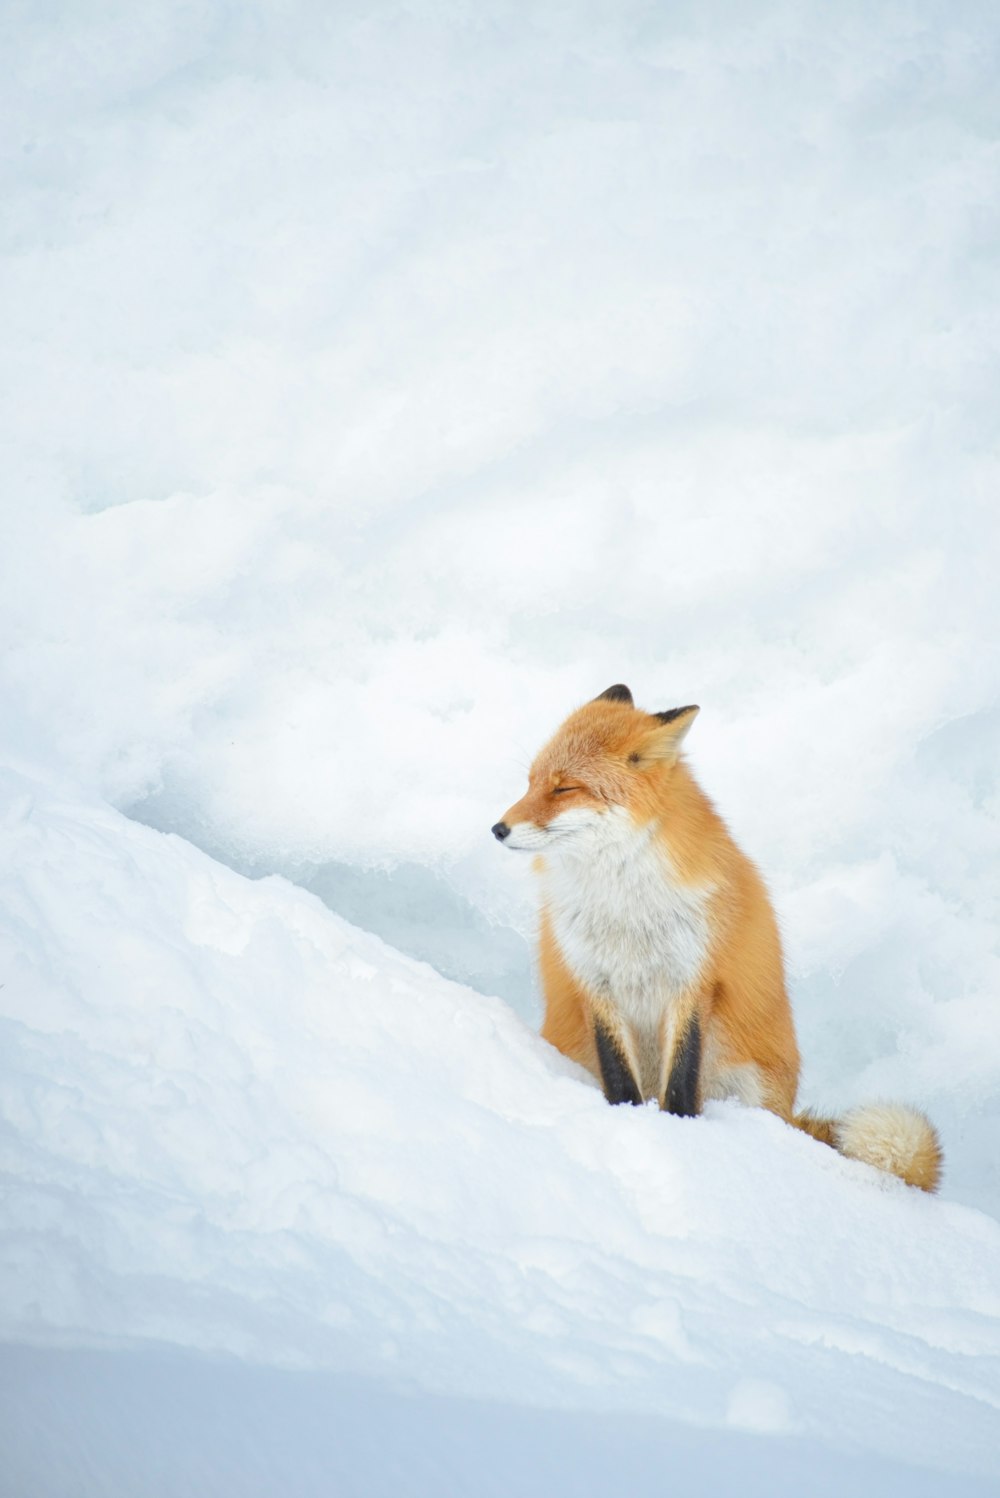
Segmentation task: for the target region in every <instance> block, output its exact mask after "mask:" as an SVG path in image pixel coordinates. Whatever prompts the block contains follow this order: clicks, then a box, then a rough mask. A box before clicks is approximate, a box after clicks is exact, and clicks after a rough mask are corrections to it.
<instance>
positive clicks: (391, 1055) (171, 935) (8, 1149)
mask: <svg viewBox="0 0 1000 1498" xmlns="http://www.w3.org/2000/svg"><path fill="white" fill-rule="evenodd" d="M2 797H3V802H2V817H3V821H2V825H3V842H2V849H3V874H2V885H0V922H2V926H0V931H2V945H0V974H2V977H0V981H2V983H3V987H2V990H0V1005H2V1011H3V1046H2V1052H0V1054H2V1056H3V1062H2V1066H3V1085H2V1090H0V1097H2V1110H3V1114H2V1116H3V1136H2V1137H3V1168H4V1171H5V1174H6V1176H7V1180H8V1183H9V1185H8V1198H7V1204H6V1208H5V1212H4V1219H3V1225H2V1235H0V1254H2V1258H0V1264H2V1273H0V1286H2V1289H0V1297H2V1321H0V1335H2V1336H3V1338H4V1339H5V1340H8V1341H13V1342H21V1343H27V1344H32V1345H35V1346H39V1347H45V1346H52V1345H58V1346H67V1345H74V1346H89V1347H92V1348H102V1347H103V1348H109V1347H115V1348H129V1347H131V1348H142V1347H147V1346H149V1345H150V1344H153V1345H158V1346H167V1347H174V1348H183V1349H198V1350H201V1351H204V1352H211V1353H216V1354H219V1353H228V1354H234V1355H237V1356H238V1357H240V1358H241V1359H245V1360H249V1361H253V1362H259V1363H265V1364H270V1365H272V1366H279V1367H285V1368H296V1369H300V1370H324V1371H327V1372H337V1373H346V1374H352V1375H355V1376H370V1377H374V1378H376V1379H378V1380H380V1381H381V1382H382V1383H383V1385H386V1386H388V1388H389V1389H397V1390H406V1389H409V1390H418V1391H422V1393H423V1394H425V1395H427V1394H435V1395H441V1396H452V1397H454V1396H462V1397H464V1398H470V1397H471V1398H477V1399H489V1400H495V1401H501V1402H507V1403H508V1404H509V1403H525V1404H530V1405H534V1406H536V1407H538V1406H542V1407H553V1408H560V1409H563V1410H568V1411H572V1410H577V1411H580V1410H594V1411H598V1412H602V1413H603V1414H605V1415H606V1414H611V1413H617V1414H624V1413H626V1412H627V1413H628V1414H630V1415H632V1416H635V1415H637V1414H645V1415H649V1416H658V1417H661V1418H663V1417H666V1418H668V1419H672V1420H675V1421H682V1422H685V1423H693V1424H694V1425H696V1426H724V1425H726V1424H727V1423H728V1424H729V1426H730V1427H732V1428H735V1429H751V1430H756V1431H760V1432H767V1433H769V1435H770V1436H772V1437H773V1438H775V1439H787V1438H791V1437H794V1436H803V1437H805V1438H811V1439H817V1438H818V1439H821V1440H828V1439H835V1441H836V1443H837V1445H838V1447H839V1448H840V1449H842V1450H847V1451H850V1450H852V1449H853V1450H859V1451H867V1452H870V1453H877V1454H880V1455H881V1456H885V1457H890V1458H893V1459H895V1460H897V1461H905V1462H909V1463H913V1464H915V1465H925V1466H931V1467H933V1468H940V1469H943V1470H946V1471H948V1472H949V1473H952V1474H966V1475H975V1474H977V1473H978V1474H980V1475H985V1474H989V1473H993V1472H996V1471H998V1470H1000V1468H998V1465H997V1448H996V1442H995V1434H996V1428H997V1419H998V1406H1000V1378H998V1373H997V1368H998V1361H997V1355H998V1353H1000V1226H998V1224H997V1223H995V1222H993V1221H992V1220H991V1219H989V1218H987V1217H985V1216H984V1215H982V1214H980V1213H978V1212H976V1211H974V1210H971V1209H968V1208H965V1207H961V1206H957V1205H955V1204H953V1203H950V1202H948V1201H942V1200H936V1199H931V1198H928V1197H926V1196H924V1195H923V1194H922V1193H920V1192H917V1191H913V1190H909V1189H907V1188H906V1187H904V1186H902V1185H900V1184H899V1183H897V1182H895V1181H892V1180H890V1179H888V1178H886V1177H883V1176H880V1175H878V1174H877V1173H876V1172H874V1171H871V1170H869V1169H867V1168H866V1167H863V1166H860V1165H856V1164H852V1163H851V1162H848V1161H846V1160H844V1159H842V1158H840V1157H839V1156H837V1155H836V1154H835V1153H833V1152H832V1151H831V1150H829V1149H826V1148H824V1147H823V1146H821V1145H818V1144H815V1143H813V1142H812V1141H811V1140H809V1139H808V1138H806V1137H805V1136H803V1135H801V1134H798V1133H796V1132H795V1131H794V1130H792V1129H789V1128H786V1127H785V1126H784V1125H783V1124H782V1123H780V1121H779V1120H777V1119H776V1118H774V1117H772V1116H770V1115H768V1114H765V1113H761V1112H758V1111H744V1110H741V1109H740V1108H739V1107H737V1106H735V1105H716V1106H714V1107H712V1108H710V1109H709V1111H708V1113H707V1115H706V1116H705V1117H704V1118H701V1119H695V1120H688V1119H675V1118H671V1117H668V1116H665V1115H662V1114H660V1113H659V1112H658V1111H657V1110H656V1109H655V1108H652V1109H650V1108H647V1109H625V1108H622V1109H610V1108H608V1107H607V1105H606V1104H605V1102H604V1100H603V1098H602V1096H601V1094H600V1092H599V1091H598V1090H597V1089H596V1087H594V1086H593V1085H592V1084H591V1082H590V1080H589V1078H587V1077H585V1076H584V1075H583V1074H581V1073H579V1072H578V1071H577V1070H576V1069H575V1068H573V1067H572V1066H571V1065H570V1064H569V1063H567V1062H565V1061H564V1060H563V1059H562V1058H561V1057H559V1056H558V1055H557V1054H556V1053H554V1052H552V1051H551V1050H550V1049H549V1048H548V1047H547V1046H546V1045H544V1043H543V1042H542V1041H541V1040H539V1039H538V1037H537V1036H535V1035H534V1034H533V1033H532V1032H531V1031H530V1030H529V1029H528V1028H527V1027H526V1026H525V1025H524V1023H523V1022H522V1021H521V1020H520V1019H519V1018H518V1017H517V1016H516V1015H515V1014H514V1013H513V1012H512V1011H511V1010H510V1009H509V1008H508V1007H507V1006H505V1005H504V1004H502V1003H501V1002H499V1001H497V1000H492V999H489V998H484V997H483V996H481V995H479V994H476V993H474V992H472V991H471V990H469V989H466V988H462V987H460V986H458V985H455V984H452V983H449V982H447V981H445V980H443V979H441V978H440V977H439V976H438V975H437V974H435V973H434V972H433V971H432V970H431V969H429V968H427V967H425V966H423V965H421V964H420V963H417V962H415V961H413V960H412V959H409V958H406V957H404V956H402V955H400V954H399V953H396V952H394V951H392V950H391V949H390V948H388V947H387V946H385V945H384V944H383V943H382V942H381V941H379V940H378V939H376V938H374V937H372V936H370V935H367V934H365V933H363V932H361V931H360V930H358V929H357V928H355V927H352V926H350V925H348V924H347V923H346V922H345V921H343V920H341V919H339V918H337V917H336V916H335V915H333V914H331V913H330V912H329V911H328V910H326V909H325V908H324V907H323V906H322V905H321V904H320V902H319V901H318V900H316V899H315V898H314V897H313V896H311V895H309V894H308V893H306V892H304V891H302V890H299V889H297V888H295V887H293V886H291V885H289V884H288V883H286V882H285V881H283V880H281V879H277V878H267V879H263V880H260V881H250V880H247V879H246V878H243V877H241V876H240V875H238V874H236V873H234V872H232V871H230V870H227V869H225V868H224V867H222V866H220V865H219V864H217V863H215V862H213V861H212V860H211V859H210V858H208V857H207V856H206V855H205V854H203V853H201V852H199V851H197V850H196V849H194V848H192V847H191V846H189V845H188V844H186V843H185V842H184V841H182V840H181V839H179V838H177V837H176V836H164V835H162V834H159V833H156V832H154V831H152V830H150V829H148V828H145V827H142V826H139V825H137V824H135V823H132V822H129V821H127V820H126V819H124V818H123V817H121V816H120V815H119V814H117V813H115V812H113V811H111V810H110V809H107V808H102V807H100V806H98V805H83V804H80V803H79V802H77V801H75V800H74V799H72V798H71V797H68V796H67V795H66V794H65V793H60V792H58V791H56V790H54V789H52V788H50V787H48V786H46V785H45V784H43V783H41V782H39V781H37V780H31V779H29V778H26V777H25V776H24V775H21V774H18V773H16V772H14V771H12V770H9V771H7V772H5V774H4V777H3V782H2Z"/></svg>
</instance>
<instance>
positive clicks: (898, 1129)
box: [792, 1103, 942, 1191]
mask: <svg viewBox="0 0 1000 1498" xmlns="http://www.w3.org/2000/svg"><path fill="white" fill-rule="evenodd" d="M792 1123H793V1124H794V1125H795V1127H796V1128H797V1129H802V1130H804V1132H805V1133H806V1134H811V1135H812V1137H813V1138H814V1139H818V1140H820V1142H821V1143H822V1144H829V1145H831V1146H832V1147H833V1148H834V1149H835V1150H838V1151H839V1152H840V1154H842V1155H846V1156H847V1157H848V1158H849V1159H851V1160H863V1161H864V1162H865V1164H866V1165H874V1166H875V1168H876V1169H877V1170H888V1171H891V1173H892V1174H893V1175H897V1176H899V1177H900V1178H901V1179H902V1180H904V1181H905V1182H906V1184H907V1185H908V1186H919V1187H920V1189H921V1190H922V1191H936V1190H937V1186H938V1182H939V1180H940V1179H941V1161H942V1156H941V1143H940V1141H939V1139H938V1136H937V1130H936V1129H935V1128H934V1125H933V1124H932V1123H931V1122H930V1121H929V1119H926V1118H925V1117H924V1115H923V1114H922V1113H918V1111H917V1110H916V1108H906V1107H904V1106H903V1105H902V1104H901V1103H869V1104H867V1105H866V1106H865V1107H863V1108H852V1109H851V1111H850V1113H845V1114H844V1116H843V1118H818V1117H817V1116H816V1115H815V1114H814V1113H797V1114H796V1115H795V1117H794V1118H793V1119H792Z"/></svg>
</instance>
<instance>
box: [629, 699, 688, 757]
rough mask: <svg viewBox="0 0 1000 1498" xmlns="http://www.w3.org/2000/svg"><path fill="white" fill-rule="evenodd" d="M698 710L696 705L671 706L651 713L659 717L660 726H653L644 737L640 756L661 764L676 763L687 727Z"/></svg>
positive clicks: (685, 736)
mask: <svg viewBox="0 0 1000 1498" xmlns="http://www.w3.org/2000/svg"><path fill="white" fill-rule="evenodd" d="M699 712H700V708H697V707H672V708H670V709H669V711H667V712H665V713H653V714H652V716H653V717H654V718H659V720H660V724H661V727H659V728H654V729H653V731H652V733H651V734H650V735H649V737H648V738H647V739H646V742H645V743H644V744H643V746H642V755H641V757H642V758H643V759H654V760H658V761H659V762H660V763H661V764H667V765H672V764H674V763H676V760H677V756H678V755H679V754H680V752H681V745H682V744H683V742H684V740H685V739H686V738H687V734H688V729H689V728H690V727H691V724H692V723H693V722H694V720H695V718H697V716H698V713H699Z"/></svg>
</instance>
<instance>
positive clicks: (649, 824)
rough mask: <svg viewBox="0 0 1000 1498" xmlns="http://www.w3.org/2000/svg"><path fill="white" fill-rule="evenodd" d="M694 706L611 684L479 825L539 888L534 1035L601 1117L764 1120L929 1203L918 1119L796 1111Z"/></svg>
mask: <svg viewBox="0 0 1000 1498" xmlns="http://www.w3.org/2000/svg"><path fill="white" fill-rule="evenodd" d="M697 712H698V709H697V707H678V708H673V709H671V710H670V711H669V712H662V713H645V712H642V711H641V710H640V709H638V708H637V707H636V706H635V704H634V702H633V700H632V693H631V692H630V691H629V689H628V687H626V686H622V685H617V686H613V687H609V688H608V689H607V691H606V692H602V693H601V695H600V696H599V697H596V698H594V700H593V701H592V702H588V703H587V704H586V705H585V706H584V707H581V708H579V709H578V710H577V711H576V712H574V713H572V714H571V715H570V717H569V718H567V719H566V722H565V723H564V724H563V725H562V727H561V728H560V729H559V730H558V732H557V733H556V735H555V737H554V738H553V739H551V740H550V742H549V743H548V744H546V745H545V747H544V748H543V749H542V750H541V752H540V753H539V755H538V757H537V758H536V760H535V762H534V764H533V765H532V767H531V771H530V773H529V776H528V792H527V795H525V796H524V797H522V799H521V800H520V801H518V802H516V803H515V805H513V806H512V807H511V808H510V810H509V811H507V812H505V813H504V815H503V817H502V818H501V820H500V821H499V822H497V823H496V825H495V826H494V827H493V833H494V836H495V837H496V838H497V839H498V840H499V841H500V842H502V843H503V845H504V847H506V848H514V849H517V850H519V851H523V852H526V853H532V854H534V855H535V868H536V870H537V872H538V874H539V875H540V877H541V882H542V908H541V925H540V933H539V965H540V969H541V980H542V988H543V992H544V997H545V1021H544V1024H543V1026H542V1035H543V1036H544V1037H545V1039H546V1040H548V1041H550V1042H551V1043H552V1044H553V1045H554V1046H556V1047H558V1049H559V1050H560V1051H562V1052H563V1053H564V1054H565V1055H567V1056H569V1057H571V1058H572V1059H573V1060H574V1061H579V1062H581V1063H582V1064H583V1065H584V1066H585V1067H587V1068H588V1070H590V1071H591V1072H592V1073H593V1074H594V1076H595V1077H596V1078H597V1079H598V1081H599V1082H600V1083H601V1085H602V1087H603V1089H604V1094H605V1096H606V1097H607V1099H608V1101H609V1102H611V1103H641V1102H644V1101H647V1100H648V1099H651V1098H656V1100H657V1102H658V1103H659V1105H660V1107H661V1108H664V1109H666V1110H667V1111H668V1112H670V1113H679V1114H688V1115H691V1114H696V1113H698V1112H699V1111H700V1109H701V1106H702V1104H703V1103H704V1102H705V1101H706V1099H708V1098H726V1097H735V1098H738V1099H740V1100H741V1101H742V1102H744V1103H747V1104H750V1105H754V1106H759V1107H764V1108H769V1109H771V1111H772V1112H774V1113H777V1114H778V1115H779V1117H781V1118H783V1119H785V1120H786V1121H787V1122H788V1123H791V1124H794V1125H795V1127H796V1128H799V1129H804V1130H805V1132H806V1133H808V1134H811V1135H812V1136H813V1138H815V1139H819V1140H821V1141H822V1142H823V1143H825V1144H829V1145H832V1146H833V1147H834V1148H835V1149H837V1150H839V1151H840V1152H841V1154H843V1155H848V1156H850V1157H851V1158H852V1159H855V1160H864V1161H866V1162H867V1163H868V1164H869V1165H874V1166H877V1167H878V1168H880V1169H882V1170H888V1171H892V1172H893V1173H894V1174H895V1175H898V1176H901V1177H902V1179H903V1180H904V1181H906V1182H907V1183H908V1184H909V1185H911V1186H920V1187H922V1188H923V1189H924V1190H925V1191H934V1190H935V1189H936V1187H937V1184H938V1180H939V1177H940V1172H941V1149H940V1145H939V1143H938V1137H937V1134H936V1133H935V1131H934V1129H933V1127H932V1126H931V1124H930V1123H929V1122H928V1120H927V1119H926V1118H925V1117H924V1116H923V1115H922V1114H921V1113H918V1112H917V1111H916V1110H914V1109H911V1108H906V1107H902V1106H900V1105H897V1104H877V1105H873V1106H870V1107H862V1108H856V1109H854V1110H853V1111H851V1112H849V1113H847V1114H845V1115H844V1117H843V1118H840V1119H826V1118H818V1117H815V1116H813V1115H812V1114H810V1113H797V1112H796V1111H795V1093H796V1089H797V1087H798V1080H799V1051H798V1046H797V1044H796V1041H795V1027H794V1024H793V1022H792V1011H791V1007H790V1005H789V1002H788V995H787V992H786V990H785V977H784V966H783V962H782V956H781V942H780V938H779V936H778V927H777V923H776V921H775V917H774V911H773V909H772V907H771V902H770V899H769V898H768V894H767V890H766V889H765V887H764V882H763V880H762V879H761V877H760V874H759V873H758V872H757V869H756V868H755V866H754V865H753V864H752V863H751V862H750V860H749V859H748V858H747V857H746V856H745V854H743V853H742V852H741V851H740V849H739V848H737V846H736V844H735V843H734V842H733V840H732V838H731V837H730V835H729V831H728V829H727V828H726V825H725V823H724V822H723V821H722V819H721V817H720V816H719V815H718V813H717V812H716V810H715V808H714V807H713V805H712V803H711V802H710V801H709V799H708V797H707V796H706V795H705V794H704V793H703V792H702V791H701V789H700V788H699V786H698V785H697V784H696V782H695V780H694V777H693V776H692V774H691V772H690V770H689V769H688V767H687V765H686V763H685V761H684V760H683V759H682V758H681V752H680V751H681V745H682V744H683V742H684V739H685V736H686V734H687V732H688V730H689V728H690V727H691V724H692V723H693V722H694V719H695V716H696V714H697Z"/></svg>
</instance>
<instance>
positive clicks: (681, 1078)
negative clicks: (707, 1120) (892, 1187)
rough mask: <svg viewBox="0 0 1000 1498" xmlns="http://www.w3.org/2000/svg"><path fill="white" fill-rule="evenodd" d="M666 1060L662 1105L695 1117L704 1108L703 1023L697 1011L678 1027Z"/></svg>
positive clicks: (668, 1109)
mask: <svg viewBox="0 0 1000 1498" xmlns="http://www.w3.org/2000/svg"><path fill="white" fill-rule="evenodd" d="M666 1060H667V1065H666V1085H665V1087H664V1089H663V1092H662V1094H661V1101H660V1107H661V1108H663V1109H664V1111H665V1112H667V1113H676V1114H679V1115H680V1116H681V1117H682V1118H693V1117H694V1116H695V1114H696V1113H700V1111H701V1022H700V1020H699V1017H698V1011H697V1010H695V1011H694V1013H693V1014H691V1015H689V1016H688V1017H687V1019H686V1022H685V1023H684V1025H683V1027H680V1028H679V1030H678V1034H677V1036H676V1039H675V1043H674V1044H673V1045H672V1046H670V1048H669V1051H668V1053H667V1057H666Z"/></svg>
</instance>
